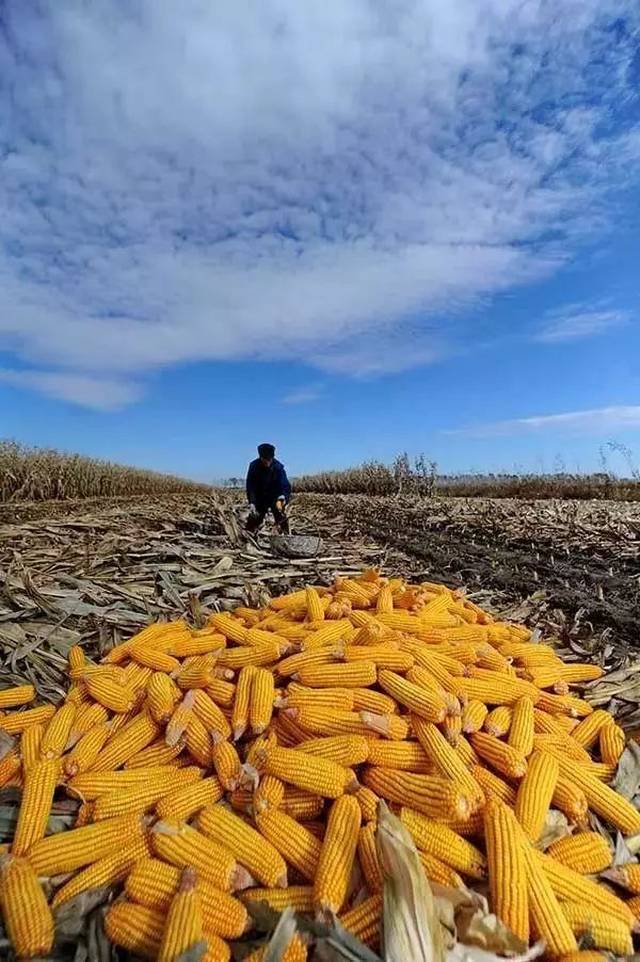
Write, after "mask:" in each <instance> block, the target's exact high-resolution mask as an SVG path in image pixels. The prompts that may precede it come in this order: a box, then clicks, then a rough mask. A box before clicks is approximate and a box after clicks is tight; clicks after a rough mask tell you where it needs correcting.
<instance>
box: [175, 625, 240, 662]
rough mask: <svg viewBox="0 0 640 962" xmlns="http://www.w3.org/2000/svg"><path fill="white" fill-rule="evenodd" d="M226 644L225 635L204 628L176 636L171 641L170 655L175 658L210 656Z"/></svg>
mask: <svg viewBox="0 0 640 962" xmlns="http://www.w3.org/2000/svg"><path fill="white" fill-rule="evenodd" d="M226 644H227V639H226V638H225V637H224V635H221V634H219V633H218V632H216V631H211V630H210V629H208V628H203V629H202V630H201V631H192V632H185V633H184V634H182V635H176V636H175V637H174V638H173V639H172V641H171V645H170V647H169V649H168V654H170V655H173V656H174V658H194V657H196V656H197V655H208V654H211V653H212V652H215V651H218V650H219V649H220V648H224V647H225V646H226Z"/></svg>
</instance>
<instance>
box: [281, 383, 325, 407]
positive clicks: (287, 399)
mask: <svg viewBox="0 0 640 962" xmlns="http://www.w3.org/2000/svg"><path fill="white" fill-rule="evenodd" d="M321 397H322V388H321V387H308V388H300V390H299V391H291V392H290V393H289V394H285V396H284V397H283V398H282V404H309V403H310V402H311V401H319V400H320V398H321Z"/></svg>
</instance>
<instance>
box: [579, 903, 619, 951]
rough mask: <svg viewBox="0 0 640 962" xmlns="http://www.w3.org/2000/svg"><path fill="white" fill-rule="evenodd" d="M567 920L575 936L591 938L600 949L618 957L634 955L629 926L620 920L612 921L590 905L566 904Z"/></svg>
mask: <svg viewBox="0 0 640 962" xmlns="http://www.w3.org/2000/svg"><path fill="white" fill-rule="evenodd" d="M562 912H563V914H564V917H565V919H566V920H567V922H568V923H569V925H570V926H571V929H572V930H573V932H574V934H575V935H578V936H581V937H586V936H588V937H589V940H590V941H591V943H592V944H593V945H595V946H597V948H599V949H608V950H609V951H610V952H614V953H615V954H616V955H632V954H633V940H632V938H631V933H630V932H629V926H628V925H625V924H624V922H620V921H619V920H618V919H612V918H611V917H610V916H608V915H606V914H605V913H604V912H599V911H598V910H597V909H593V908H592V907H591V906H590V905H575V904H572V903H571V902H565V903H564V904H563V906H562Z"/></svg>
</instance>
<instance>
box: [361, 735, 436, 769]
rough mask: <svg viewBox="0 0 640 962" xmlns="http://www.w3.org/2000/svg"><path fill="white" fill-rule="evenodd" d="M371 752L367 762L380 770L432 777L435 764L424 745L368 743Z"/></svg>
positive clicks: (399, 742)
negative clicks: (394, 770)
mask: <svg viewBox="0 0 640 962" xmlns="http://www.w3.org/2000/svg"><path fill="white" fill-rule="evenodd" d="M368 746H369V751H368V755H367V759H366V761H368V762H369V764H370V765H377V766H378V767H380V768H397V769H399V770H400V771H405V772H415V773H416V774H417V775H432V774H433V767H434V766H433V762H431V761H430V760H429V757H428V755H427V754H426V752H425V750H424V748H423V747H422V745H420V744H419V743H418V742H404V741H381V740H379V739H377V740H373V739H369V741H368Z"/></svg>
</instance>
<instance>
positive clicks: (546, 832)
mask: <svg viewBox="0 0 640 962" xmlns="http://www.w3.org/2000/svg"><path fill="white" fill-rule="evenodd" d="M572 831H573V828H572V827H571V826H570V825H569V822H568V821H567V816H566V815H565V814H564V812H559V811H558V810H557V809H555V808H550V809H549V811H548V812H547V815H546V817H545V820H544V825H543V828H542V832H541V833H540V838H539V839H538V841H537V843H536V846H537V848H539V849H541V850H542V851H543V852H544V850H545V849H547V848H549V846H550V845H553V843H554V842H557V841H558V839H560V838H564V837H565V835H571V833H572Z"/></svg>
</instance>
